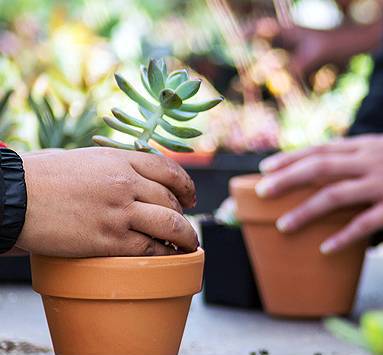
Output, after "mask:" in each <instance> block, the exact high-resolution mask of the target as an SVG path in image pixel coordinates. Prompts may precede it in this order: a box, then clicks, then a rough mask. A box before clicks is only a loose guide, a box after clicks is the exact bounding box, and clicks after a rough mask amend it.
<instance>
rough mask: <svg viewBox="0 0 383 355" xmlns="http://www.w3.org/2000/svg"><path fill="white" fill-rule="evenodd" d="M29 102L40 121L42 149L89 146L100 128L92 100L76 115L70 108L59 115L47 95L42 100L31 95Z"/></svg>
mask: <svg viewBox="0 0 383 355" xmlns="http://www.w3.org/2000/svg"><path fill="white" fill-rule="evenodd" d="M29 104H30V106H31V108H32V110H33V112H34V113H35V115H36V118H37V121H38V141H39V145H40V148H42V149H46V148H81V147H89V146H91V145H92V136H93V135H94V134H95V133H97V132H98V131H99V129H100V124H99V122H98V120H96V118H97V113H96V110H95V109H94V105H93V104H92V102H91V100H89V101H88V103H87V104H86V105H85V107H84V108H83V110H82V111H81V112H80V113H79V114H78V115H77V116H76V117H72V116H71V115H70V114H69V110H68V108H65V109H64V113H63V114H61V115H57V114H56V113H55V111H54V110H53V108H52V104H51V99H50V97H48V96H47V95H46V96H44V97H43V98H42V100H41V101H40V102H37V101H35V100H34V99H33V97H32V96H29ZM64 106H65V105H64Z"/></svg>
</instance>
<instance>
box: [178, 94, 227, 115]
mask: <svg viewBox="0 0 383 355" xmlns="http://www.w3.org/2000/svg"><path fill="white" fill-rule="evenodd" d="M222 101H223V97H220V98H219V99H212V100H208V101H203V102H199V103H195V104H185V103H184V104H182V106H181V107H180V110H182V111H188V112H203V111H208V110H210V109H212V108H213V107H215V106H217V105H218V104H220V103H221V102H222Z"/></svg>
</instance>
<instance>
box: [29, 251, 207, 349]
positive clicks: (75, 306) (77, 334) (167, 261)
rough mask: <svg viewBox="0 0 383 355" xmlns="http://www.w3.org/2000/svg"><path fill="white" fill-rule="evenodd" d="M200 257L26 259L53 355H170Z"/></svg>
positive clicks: (198, 277) (197, 278) (198, 275)
mask: <svg viewBox="0 0 383 355" xmlns="http://www.w3.org/2000/svg"><path fill="white" fill-rule="evenodd" d="M203 263H204V252H203V251H202V249H199V250H198V251H197V252H195V253H192V254H184V255H176V256H166V257H142V258H138V257H137V258H90V259H60V258H51V257H43V256H37V255H33V256H32V258H31V264H32V278H33V288H34V290H35V291H37V292H38V293H40V294H41V296H42V299H43V303H44V309H45V313H46V317H47V320H48V325H49V330H50V333H51V337H52V342H53V346H54V350H55V354H56V355H176V354H178V349H179V346H180V343H181V339H182V335H183V331H184V327H185V323H186V319H187V315H188V312H189V307H190V303H191V299H192V296H193V295H194V294H196V293H198V292H199V291H200V290H201V284H202V273H203Z"/></svg>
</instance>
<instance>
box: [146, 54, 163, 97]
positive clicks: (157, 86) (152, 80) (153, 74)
mask: <svg viewBox="0 0 383 355" xmlns="http://www.w3.org/2000/svg"><path fill="white" fill-rule="evenodd" d="M159 65H160V63H159V62H158V61H157V60H155V59H151V60H150V62H149V67H148V79H149V84H150V88H151V89H152V91H153V93H154V94H155V95H157V96H158V95H159V94H160V92H161V90H162V89H163V88H164V87H165V84H164V77H163V75H162V68H160V67H159Z"/></svg>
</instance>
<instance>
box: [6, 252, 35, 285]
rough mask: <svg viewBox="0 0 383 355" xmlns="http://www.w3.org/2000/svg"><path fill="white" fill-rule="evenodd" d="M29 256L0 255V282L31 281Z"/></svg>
mask: <svg viewBox="0 0 383 355" xmlns="http://www.w3.org/2000/svg"><path fill="white" fill-rule="evenodd" d="M31 280H32V278H31V266H30V263H29V256H3V257H0V282H31Z"/></svg>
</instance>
